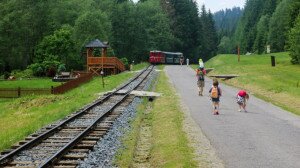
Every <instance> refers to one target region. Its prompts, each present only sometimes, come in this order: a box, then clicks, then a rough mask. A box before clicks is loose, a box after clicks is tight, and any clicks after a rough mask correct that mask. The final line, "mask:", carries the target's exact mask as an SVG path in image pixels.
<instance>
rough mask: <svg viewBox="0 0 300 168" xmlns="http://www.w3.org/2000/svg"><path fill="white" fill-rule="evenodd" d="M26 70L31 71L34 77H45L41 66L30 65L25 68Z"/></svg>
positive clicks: (38, 64) (37, 64)
mask: <svg viewBox="0 0 300 168" xmlns="http://www.w3.org/2000/svg"><path fill="white" fill-rule="evenodd" d="M27 69H31V70H32V74H33V75H34V76H44V75H45V73H44V69H43V65H42V64H40V63H35V64H31V65H29V66H28V67H27Z"/></svg>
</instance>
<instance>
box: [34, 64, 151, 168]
mask: <svg viewBox="0 0 300 168" xmlns="http://www.w3.org/2000/svg"><path fill="white" fill-rule="evenodd" d="M152 69H153V67H152V68H151V70H150V71H149V72H148V73H147V75H146V76H145V77H144V79H143V80H141V81H140V82H139V83H138V84H137V85H136V86H135V87H134V88H132V89H131V90H128V91H127V92H126V94H124V96H123V98H122V99H121V100H119V101H118V102H117V103H116V104H115V105H113V106H112V107H111V108H110V109H108V110H106V112H105V113H104V114H102V115H101V116H99V117H98V118H97V119H96V120H95V121H94V122H93V123H92V125H90V126H89V127H88V128H86V129H85V130H84V131H83V132H81V133H80V134H79V135H77V136H76V137H75V138H74V139H73V140H72V141H70V142H69V143H68V144H66V145H65V146H64V147H63V148H62V149H60V150H59V151H58V152H56V153H55V154H53V155H52V157H51V158H49V159H48V160H47V161H46V162H44V163H43V164H41V165H39V168H47V167H51V166H53V165H54V164H55V162H56V161H57V160H58V159H59V158H60V157H62V156H63V155H64V154H65V153H67V152H68V151H69V150H70V149H71V148H72V147H74V146H75V145H76V144H77V143H78V142H80V141H81V140H82V139H83V138H84V137H85V136H86V135H87V134H88V133H89V132H90V131H91V130H92V129H93V128H94V127H96V125H97V123H98V122H99V121H100V120H102V119H103V117H104V116H106V115H107V114H108V113H109V112H112V111H113V110H114V109H115V108H116V107H117V106H119V105H120V104H121V103H122V102H123V101H124V100H125V99H126V98H127V97H128V96H129V95H130V91H132V90H134V89H135V88H137V87H138V86H139V85H140V84H141V83H142V82H143V81H144V80H145V79H146V78H147V76H148V75H149V74H150V72H151V71H152ZM146 70H147V69H146Z"/></svg>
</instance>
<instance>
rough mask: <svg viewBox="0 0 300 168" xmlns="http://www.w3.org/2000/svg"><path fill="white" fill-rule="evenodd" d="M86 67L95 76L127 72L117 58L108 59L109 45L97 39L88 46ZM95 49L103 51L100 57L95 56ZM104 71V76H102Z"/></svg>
mask: <svg viewBox="0 0 300 168" xmlns="http://www.w3.org/2000/svg"><path fill="white" fill-rule="evenodd" d="M85 47H86V67H87V71H88V72H92V73H93V74H95V75H111V74H118V73H120V72H123V71H125V65H124V64H123V62H121V61H120V60H119V59H118V58H117V57H107V48H108V47H109V45H108V44H105V43H103V42H101V41H100V40H98V39H95V40H93V41H91V42H89V43H88V44H87V45H86V46H85ZM94 49H99V50H101V56H100V55H94V54H95V53H96V52H94ZM101 71H103V73H104V74H101Z"/></svg>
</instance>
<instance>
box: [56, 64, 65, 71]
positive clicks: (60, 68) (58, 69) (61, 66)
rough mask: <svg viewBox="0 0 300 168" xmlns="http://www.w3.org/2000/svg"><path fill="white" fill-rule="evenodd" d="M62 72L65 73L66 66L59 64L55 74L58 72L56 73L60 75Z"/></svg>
mask: <svg viewBox="0 0 300 168" xmlns="http://www.w3.org/2000/svg"><path fill="white" fill-rule="evenodd" d="M64 71H66V66H65V64H60V65H59V66H58V68H57V72H58V73H61V72H64Z"/></svg>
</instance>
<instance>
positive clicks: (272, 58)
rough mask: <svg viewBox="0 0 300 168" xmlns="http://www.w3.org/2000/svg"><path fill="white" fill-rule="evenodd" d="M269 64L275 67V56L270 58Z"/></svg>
mask: <svg viewBox="0 0 300 168" xmlns="http://www.w3.org/2000/svg"><path fill="white" fill-rule="evenodd" d="M271 64H272V66H273V67H274V66H275V56H271Z"/></svg>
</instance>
